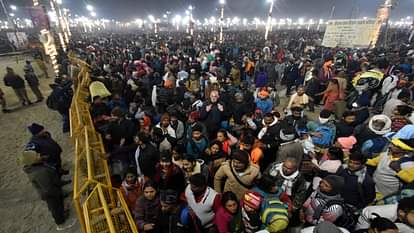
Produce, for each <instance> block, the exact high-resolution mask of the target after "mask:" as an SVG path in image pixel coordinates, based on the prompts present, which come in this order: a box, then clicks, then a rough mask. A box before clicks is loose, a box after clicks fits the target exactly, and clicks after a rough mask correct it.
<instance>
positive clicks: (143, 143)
mask: <svg viewBox="0 0 414 233" xmlns="http://www.w3.org/2000/svg"><path fill="white" fill-rule="evenodd" d="M134 141H135V144H137V145H138V147H137V149H136V151H135V156H134V158H135V163H136V168H137V175H138V177H139V179H140V182H142V181H143V180H144V178H146V179H148V178H153V176H154V174H155V169H154V167H155V166H156V164H157V163H158V160H159V152H158V150H157V149H156V148H155V147H154V146H153V145H152V144H151V139H150V136H149V135H147V134H146V133H143V132H139V133H138V135H136V136H135V138H134Z"/></svg>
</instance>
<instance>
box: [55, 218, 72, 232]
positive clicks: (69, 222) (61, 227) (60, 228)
mask: <svg viewBox="0 0 414 233" xmlns="http://www.w3.org/2000/svg"><path fill="white" fill-rule="evenodd" d="M75 223H76V219H67V220H66V221H65V222H64V223H63V224H60V225H57V227H56V230H57V231H64V230H67V229H69V228H71V227H73V226H74V225H75Z"/></svg>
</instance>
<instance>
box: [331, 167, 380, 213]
mask: <svg viewBox="0 0 414 233" xmlns="http://www.w3.org/2000/svg"><path fill="white" fill-rule="evenodd" d="M337 175H339V176H342V177H343V178H344V180H345V186H346V189H343V190H342V192H341V196H342V197H343V198H344V201H345V202H346V203H348V204H351V205H353V206H355V207H356V208H357V209H362V208H364V207H366V206H368V205H369V204H370V203H371V202H372V201H374V199H375V183H374V180H373V179H372V177H371V176H370V175H368V174H367V173H366V174H365V176H364V179H363V181H362V183H360V182H358V176H357V175H356V174H354V173H352V172H351V171H350V170H349V169H340V170H339V171H338V172H337Z"/></svg>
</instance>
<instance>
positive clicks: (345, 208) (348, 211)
mask: <svg viewBox="0 0 414 233" xmlns="http://www.w3.org/2000/svg"><path fill="white" fill-rule="evenodd" d="M333 205H339V206H341V207H342V212H343V213H342V215H341V216H339V217H338V218H337V219H336V221H335V222H334V224H335V225H336V226H338V227H343V228H345V229H347V230H349V231H351V232H352V231H353V230H354V228H355V226H356V224H357V222H358V216H357V215H355V214H354V213H355V210H354V208H353V207H352V206H351V205H348V204H346V203H345V202H343V201H341V200H330V201H328V202H327V203H326V204H325V205H324V206H323V207H322V208H320V211H316V212H315V214H314V216H313V217H314V218H315V219H317V220H319V219H320V217H321V215H322V212H323V210H324V209H329V207H331V206H333Z"/></svg>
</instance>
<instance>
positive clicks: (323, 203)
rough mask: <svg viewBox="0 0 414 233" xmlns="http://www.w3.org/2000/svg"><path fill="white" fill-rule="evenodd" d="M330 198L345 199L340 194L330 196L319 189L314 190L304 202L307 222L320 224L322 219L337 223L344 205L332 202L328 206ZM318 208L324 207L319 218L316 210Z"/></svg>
mask: <svg viewBox="0 0 414 233" xmlns="http://www.w3.org/2000/svg"><path fill="white" fill-rule="evenodd" d="M330 200H335V201H343V199H342V198H341V196H340V195H335V196H328V195H326V194H323V193H321V192H320V191H319V189H318V190H317V191H314V192H313V193H312V194H311V196H310V197H309V198H308V199H307V200H306V201H305V203H304V204H303V207H304V214H305V220H306V222H308V223H310V224H318V223H319V222H321V221H328V222H331V223H335V221H336V220H337V219H338V218H339V217H341V216H342V214H343V213H344V209H343V207H342V205H339V204H332V205H329V206H327V203H328V202H329V201H330ZM318 208H322V210H321V214H320V216H319V219H317V218H315V217H317V216H314V214H315V212H316V211H317V209H318Z"/></svg>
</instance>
